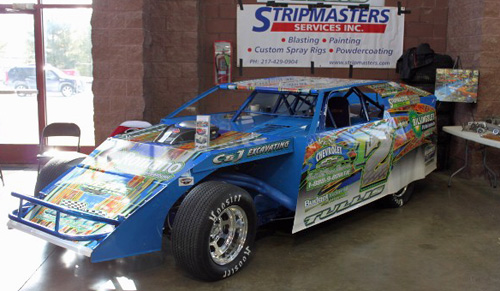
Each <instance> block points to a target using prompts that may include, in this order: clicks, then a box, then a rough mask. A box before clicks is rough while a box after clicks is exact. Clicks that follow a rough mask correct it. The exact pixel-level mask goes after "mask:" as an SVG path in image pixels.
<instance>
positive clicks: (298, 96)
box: [167, 86, 384, 133]
mask: <svg viewBox="0 0 500 291" xmlns="http://www.w3.org/2000/svg"><path fill="white" fill-rule="evenodd" d="M219 89H220V86H215V87H213V88H211V89H209V90H207V91H205V92H204V93H202V94H201V95H199V96H198V97H197V98H194V99H192V100H191V101H189V102H187V103H185V104H184V105H183V106H181V107H180V108H178V109H177V110H175V111H174V112H172V113H171V114H169V115H168V116H167V118H173V117H175V116H176V115H177V114H178V113H180V112H181V111H182V110H184V109H185V108H186V107H188V106H191V105H192V104H194V103H196V102H198V101H199V100H201V99H203V98H205V97H206V96H207V95H209V94H211V93H214V92H215V91H217V90H219ZM341 91H343V90H334V91H330V92H328V91H326V90H319V91H316V92H309V93H307V94H305V93H304V92H302V93H300V92H280V93H279V99H278V101H277V102H276V104H275V105H274V107H273V108H272V110H271V112H270V113H267V112H259V114H263V115H276V111H277V110H278V109H279V108H280V106H281V104H284V105H285V107H286V108H287V110H288V113H289V114H290V115H292V116H296V114H297V109H298V108H300V107H299V104H300V105H302V104H306V105H308V106H309V107H308V108H306V110H312V111H313V112H314V115H313V119H312V123H311V129H310V133H314V132H315V131H316V129H317V128H318V126H319V125H320V119H322V120H325V118H329V119H330V120H331V121H332V124H334V127H335V128H338V127H337V126H336V124H335V121H333V116H332V113H331V112H330V109H329V108H328V106H327V103H326V102H328V100H329V99H330V98H345V99H347V98H349V97H350V96H351V95H352V94H354V95H355V96H357V97H358V98H359V101H360V104H361V112H360V117H361V118H363V119H364V120H366V121H370V116H369V111H368V106H369V105H370V104H372V105H373V106H375V107H376V108H378V109H379V110H380V113H379V117H382V116H383V112H384V106H383V105H381V104H379V103H378V102H377V101H374V100H372V99H371V98H369V97H368V96H367V95H366V94H364V93H363V92H362V91H361V90H360V89H359V88H358V87H350V88H349V90H348V91H347V93H346V94H344V95H343V96H340V97H332V95H333V94H335V93H338V92H341ZM257 93H269V94H276V93H277V92H276V91H271V90H270V91H267V90H259V91H256V90H254V91H253V92H252V93H251V94H250V96H249V97H248V98H247V99H246V100H245V102H243V104H242V105H241V106H240V108H238V110H237V111H236V113H235V114H234V116H233V117H232V118H231V122H235V121H236V120H237V119H238V117H239V116H240V115H241V113H242V112H243V111H244V109H245V108H247V106H248V104H249V103H250V102H252V100H253V99H254V98H255V96H256V95H257ZM325 95H326V98H324V97H325ZM289 96H294V97H295V100H293V101H292V102H291V103H290V102H288V100H287V99H288V97H289ZM310 96H313V97H315V98H314V99H313V100H312V101H310V100H307V98H308V97H310ZM377 96H378V94H377ZM323 103H324V106H326V111H323V110H322V107H321V106H322V104H323ZM321 112H325V116H322V117H321V116H320V115H322V113H321Z"/></svg>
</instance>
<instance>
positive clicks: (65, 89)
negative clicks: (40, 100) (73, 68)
mask: <svg viewBox="0 0 500 291" xmlns="http://www.w3.org/2000/svg"><path fill="white" fill-rule="evenodd" d="M74 93H75V90H74V89H73V87H72V86H70V85H64V86H62V87H61V94H62V95H63V96H64V97H70V96H71V95H73V94H74Z"/></svg>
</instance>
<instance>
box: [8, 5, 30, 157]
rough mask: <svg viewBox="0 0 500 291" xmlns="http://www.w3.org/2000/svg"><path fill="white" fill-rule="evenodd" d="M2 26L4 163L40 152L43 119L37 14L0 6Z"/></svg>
mask: <svg viewBox="0 0 500 291" xmlns="http://www.w3.org/2000/svg"><path fill="white" fill-rule="evenodd" d="M0 27H1V28H2V29H0V163H4V162H8V158H14V156H17V155H18V154H21V153H26V152H33V150H35V153H36V145H38V142H39V135H38V134H39V122H38V102H37V92H38V91H37V83H36V74H35V42H34V16H33V14H31V13H30V11H26V12H22V11H16V10H12V11H9V10H0ZM23 145H24V146H23ZM26 146H28V147H26Z"/></svg>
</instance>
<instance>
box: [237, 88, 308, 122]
mask: <svg viewBox="0 0 500 291" xmlns="http://www.w3.org/2000/svg"><path fill="white" fill-rule="evenodd" d="M316 100H317V95H301V94H294V93H280V94H269V93H257V94H256V95H255V96H254V98H253V99H252V101H251V102H250V103H249V104H248V105H247V106H246V107H245V109H244V110H243V111H244V112H246V113H254V114H264V115H285V116H296V117H312V116H313V115H314V107H315V106H316Z"/></svg>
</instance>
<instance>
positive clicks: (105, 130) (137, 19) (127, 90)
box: [91, 0, 144, 144]
mask: <svg viewBox="0 0 500 291" xmlns="http://www.w3.org/2000/svg"><path fill="white" fill-rule="evenodd" d="M93 9H94V13H93V15H92V22H91V23H92V56H93V62H94V82H93V85H92V91H93V93H94V123H95V136H96V144H99V143H101V142H102V141H103V140H104V139H105V138H106V137H107V136H108V135H109V134H110V133H111V132H112V130H113V129H114V128H115V127H116V126H118V125H119V124H120V123H121V122H123V121H125V120H129V119H143V112H144V98H143V77H144V63H143V42H144V30H143V1H142V0H94V4H93Z"/></svg>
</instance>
